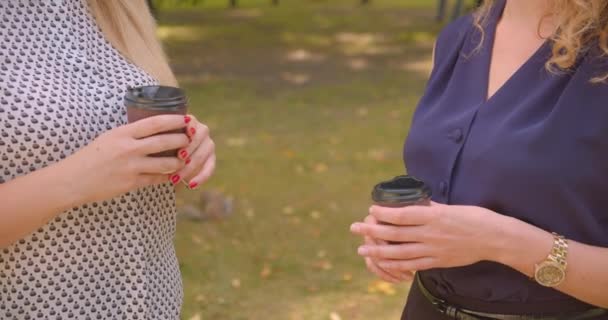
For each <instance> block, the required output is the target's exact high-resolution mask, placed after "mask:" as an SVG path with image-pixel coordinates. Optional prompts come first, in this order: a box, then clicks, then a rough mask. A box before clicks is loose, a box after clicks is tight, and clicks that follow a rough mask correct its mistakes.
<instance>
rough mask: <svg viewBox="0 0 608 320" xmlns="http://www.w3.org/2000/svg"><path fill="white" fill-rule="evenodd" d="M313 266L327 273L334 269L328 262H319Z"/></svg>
mask: <svg viewBox="0 0 608 320" xmlns="http://www.w3.org/2000/svg"><path fill="white" fill-rule="evenodd" d="M313 266H314V267H315V268H318V269H321V270H324V271H329V270H331V269H333V267H334V265H333V264H332V263H331V262H330V261H329V260H319V261H317V262H315V263H314V264H313Z"/></svg>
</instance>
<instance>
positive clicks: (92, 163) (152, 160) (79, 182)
mask: <svg viewBox="0 0 608 320" xmlns="http://www.w3.org/2000/svg"><path fill="white" fill-rule="evenodd" d="M186 125H187V124H186V121H185V118H184V116H181V115H159V116H154V117H149V118H145V119H142V120H139V121H136V122H134V123H131V124H127V125H124V126H121V127H117V128H115V129H112V130H109V131H107V132H105V133H103V134H101V135H100V136H99V137H97V138H96V139H95V140H94V141H93V142H91V143H90V144H89V145H87V146H86V147H84V148H82V149H81V150H80V151H78V152H76V153H74V154H73V155H72V156H70V157H68V158H67V159H65V161H63V162H64V163H63V164H64V165H65V168H66V169H67V170H66V171H64V172H69V174H70V175H71V177H69V180H70V183H71V184H72V186H73V187H74V191H75V192H77V193H78V194H79V196H80V197H79V198H80V201H79V202H81V203H87V202H93V201H101V200H105V199H110V198H113V197H115V196H117V195H120V194H123V193H126V192H128V191H132V190H134V189H138V188H141V187H145V186H150V185H155V184H161V183H165V182H168V181H169V174H170V173H174V172H176V171H178V170H180V169H182V168H183V167H184V165H185V163H184V161H183V160H181V159H179V158H177V157H148V155H149V154H153V153H157V152H161V151H166V150H173V149H180V148H184V147H186V146H188V144H189V140H188V137H187V135H186V134H185V133H184V134H180V133H176V134H174V133H172V134H160V135H156V134H158V133H162V132H166V131H172V130H178V129H182V128H185V127H186Z"/></svg>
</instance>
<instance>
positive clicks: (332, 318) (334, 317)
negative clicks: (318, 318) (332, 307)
mask: <svg viewBox="0 0 608 320" xmlns="http://www.w3.org/2000/svg"><path fill="white" fill-rule="evenodd" d="M329 319H330V320H342V317H340V315H339V314H338V313H337V312H332V313H330V314H329Z"/></svg>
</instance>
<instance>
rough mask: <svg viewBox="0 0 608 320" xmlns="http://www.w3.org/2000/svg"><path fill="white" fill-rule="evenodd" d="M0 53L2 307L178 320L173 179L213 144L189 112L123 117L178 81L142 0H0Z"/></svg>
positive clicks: (206, 165) (209, 158)
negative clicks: (140, 94)
mask: <svg viewBox="0 0 608 320" xmlns="http://www.w3.org/2000/svg"><path fill="white" fill-rule="evenodd" d="M0 60H1V62H0V319H178V318H179V312H180V306H181V300H182V285H181V280H180V274H179V268H178V263H177V260H176V257H175V251H174V247H173V243H172V241H173V235H174V232H175V201H174V200H175V199H174V197H175V191H174V186H173V185H174V184H177V183H180V182H181V181H183V182H186V183H187V184H188V185H189V186H190V187H191V188H195V187H197V186H198V185H200V184H202V183H204V182H205V180H207V178H209V176H210V175H211V174H212V172H213V170H214V165H215V153H214V144H213V141H212V140H211V138H210V137H209V133H208V130H207V128H206V127H205V126H204V125H203V124H201V123H200V122H199V121H197V120H196V119H195V118H194V117H193V116H186V117H184V116H175V115H173V116H157V117H152V118H149V119H146V120H142V121H139V122H136V123H133V124H125V122H126V116H125V108H124V107H123V97H124V94H125V90H126V89H127V88H128V87H129V86H140V85H150V84H158V83H161V84H168V85H175V78H174V77H173V75H172V73H171V70H170V69H169V66H168V65H167V62H166V61H165V58H164V55H163V52H162V49H161V47H160V45H159V43H158V41H157V39H156V38H155V36H154V22H153V20H152V18H151V16H150V14H149V11H148V9H147V7H146V5H145V1H144V0H88V1H87V0H70V1H64V0H58V1H50V0H49V1H46V0H40V1H25V0H3V1H0ZM178 128H188V130H187V132H188V136H187V135H185V134H162V135H155V134H157V133H160V132H165V131H169V130H173V129H178ZM176 148H180V149H181V150H183V152H181V154H182V156H181V158H177V157H176V158H171V157H168V158H152V157H147V156H146V155H148V154H151V153H157V152H159V151H163V150H171V149H176ZM167 172H171V173H172V174H170V175H167Z"/></svg>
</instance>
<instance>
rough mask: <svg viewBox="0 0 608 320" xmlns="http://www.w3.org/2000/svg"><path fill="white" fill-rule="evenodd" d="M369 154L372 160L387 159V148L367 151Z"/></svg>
mask: <svg viewBox="0 0 608 320" xmlns="http://www.w3.org/2000/svg"><path fill="white" fill-rule="evenodd" d="M367 155H368V157H369V158H370V159H372V160H376V161H384V160H386V150H383V149H371V150H369V151H368V152H367Z"/></svg>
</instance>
